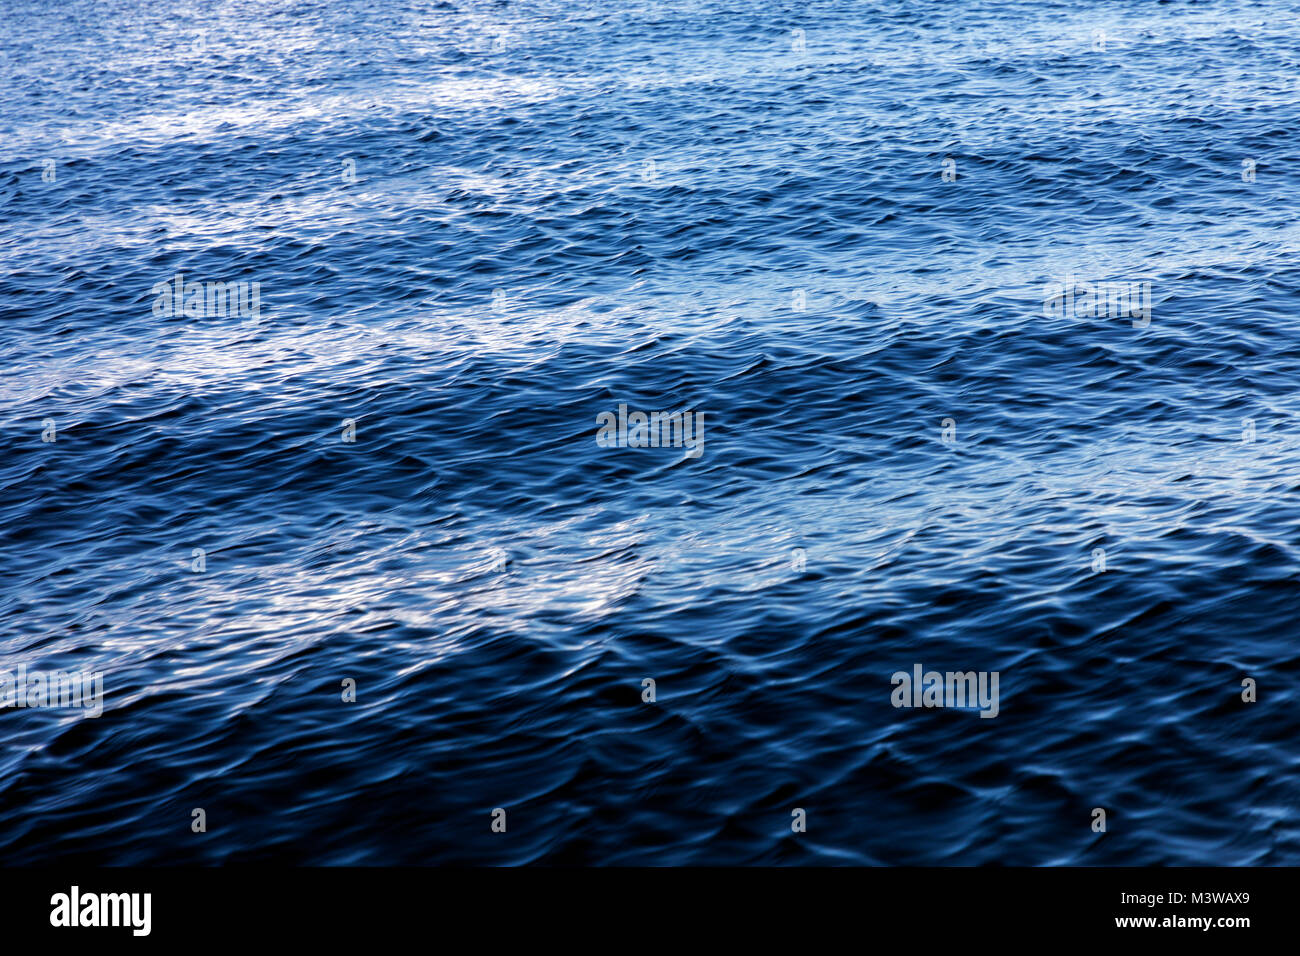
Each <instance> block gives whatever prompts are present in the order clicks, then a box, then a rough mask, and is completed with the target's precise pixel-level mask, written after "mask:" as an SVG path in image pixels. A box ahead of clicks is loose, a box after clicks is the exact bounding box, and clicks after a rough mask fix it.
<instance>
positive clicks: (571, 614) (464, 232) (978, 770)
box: [0, 0, 1300, 865]
mask: <svg viewBox="0 0 1300 956" xmlns="http://www.w3.org/2000/svg"><path fill="white" fill-rule="evenodd" d="M0 10H3V20H4V23H5V29H4V30H3V31H0V51H2V53H3V70H2V71H0V142H3V143H4V150H3V155H0V218H2V221H3V227H2V228H0V354H2V355H3V358H2V359H0V363H2V364H0V369H2V370H3V374H2V375H0V438H2V440H3V454H0V528H2V529H3V539H2V542H3V543H2V544H0V624H2V625H3V626H2V627H0V666H2V667H4V668H8V669H10V670H14V669H16V668H17V667H19V666H20V665H22V666H25V667H26V668H28V669H41V668H43V669H45V670H47V671H52V670H57V669H63V670H68V671H72V670H75V671H86V672H101V673H102V674H103V682H104V683H103V686H104V695H105V696H104V701H103V708H104V709H103V714H102V716H100V717H98V718H94V717H90V716H87V715H86V714H85V713H84V712H81V711H77V710H73V709H49V708H32V709H21V710H18V709H13V710H3V711H0V722H2V726H3V734H2V735H0V741H2V744H3V746H2V748H0V856H2V858H3V859H4V860H5V861H6V862H7V863H20V864H29V863H38V862H51V861H85V862H92V863H114V864H137V863H182V862H186V863H201V864H212V863H220V862H236V861H249V860H257V861H282V862H289V863H313V864H344V863H366V864H385V863H404V864H411V863H414V864H422V863H453V864H479V863H483V864H518V863H527V862H546V863H591V864H680V863H691V864H697V863H698V864H703V863H709V864H731V863H741V864H773V863H781V864H786V863H789V864H846V863H847V864H977V863H990V862H1000V863H1008V864H1089V865H1091V864H1125V865H1127V864H1193V863H1201V864H1204V863H1209V864H1247V863H1255V864H1288V863H1289V864H1296V863H1300V744H1298V743H1297V742H1298V741H1300V717H1298V716H1297V713H1298V712H1300V694H1298V693H1297V689H1296V682H1297V678H1298V677H1300V647H1298V644H1297V639H1296V621H1297V608H1298V607H1300V577H1298V574H1300V419H1298V418H1297V413H1298V412H1300V324H1298V323H1297V320H1296V314H1297V306H1298V305H1300V296H1298V295H1297V292H1298V291H1300V266H1298V265H1297V263H1298V261H1300V260H1298V259H1297V253H1300V227H1298V226H1297V223H1296V218H1295V214H1296V210H1297V205H1298V204H1297V201H1296V183H1297V181H1298V180H1297V177H1298V176H1300V147H1297V140H1296V128H1297V124H1298V122H1300V27H1298V26H1297V24H1300V3H1297V2H1295V0H1276V2H1260V3H1251V2H1226V0H1225V2H1221V3H1197V2H1169V3H1148V2H1137V0H1132V2H1088V0H1070V2H1068V3H1052V2H1047V3H1042V2H1035V3H1032V4H1031V3H1011V2H995V0H972V2H969V3H964V4H953V3H951V2H946V0H945V2H938V0H935V2H907V3H896V2H887V3H886V2H881V3H872V2H857V3H853V2H848V0H799V2H797V3H796V2H775V3H763V4H755V3H748V2H740V0H726V2H723V0H701V2H695V0H663V2H659V3H630V4H611V3H605V2H597V0H564V2H561V0H521V2H487V0H450V2H440V3H422V4H410V3H408V4H401V3H379V4H367V5H363V4H353V3H346V2H342V0H324V2H279V0H265V2H251V0H234V2H228V3H216V4H200V3H137V2H125V0H119V2H99V3H91V2H86V0H70V2H67V3H63V4H45V3H34V2H14V0H4V2H3V3H2V4H0ZM796 31H802V32H801V33H800V32H796ZM946 160H951V161H952V162H951V163H945V161H946ZM1244 160H1249V161H1253V162H1254V163H1255V166H1254V173H1253V176H1252V175H1249V174H1248V173H1247V169H1246V167H1245V166H1243V161H1244ZM946 170H947V171H950V175H945V171H946ZM954 176H955V178H954ZM1252 179H1253V181H1250V180H1252ZM177 273H182V274H184V275H185V276H186V278H187V279H197V280H201V281H207V282H218V281H220V282H236V281H242V282H257V283H259V288H260V312H259V314H258V316H257V321H248V318H249V317H248V316H232V315H230V314H227V315H224V316H223V315H219V314H209V313H204V314H202V315H200V316H198V317H195V316H191V315H186V314H184V310H183V309H182V310H181V314H176V313H175V312H172V314H167V312H168V310H166V309H162V310H161V314H156V312H155V306H156V305H157V304H158V299H159V296H158V293H156V292H155V291H153V290H154V288H155V286H156V284H158V283H163V282H169V281H170V280H171V279H172V277H173V276H174V275H175V274H177ZM1067 274H1069V275H1073V276H1076V277H1083V278H1085V279H1086V280H1088V281H1112V280H1116V281H1117V280H1126V281H1127V280H1134V281H1136V280H1142V281H1148V282H1149V283H1150V287H1149V288H1150V322H1149V324H1148V325H1145V326H1143V327H1137V326H1139V325H1142V323H1141V322H1137V321H1136V320H1134V321H1130V318H1129V317H1128V316H1120V317H1114V316H1110V317H1084V318H1080V317H1078V316H1077V315H1064V316H1052V315H1049V314H1047V313H1046V311H1045V309H1044V298H1045V292H1044V288H1045V284H1046V283H1050V282H1052V281H1056V280H1059V279H1061V278H1062V277H1063V276H1066V275H1067ZM1135 323H1136V325H1135ZM620 404H625V405H627V406H628V407H629V408H630V409H632V410H643V411H647V412H651V411H671V410H682V409H686V410H693V411H699V412H701V413H702V414H703V416H704V417H703V422H704V431H703V442H702V444H701V445H700V448H699V452H700V453H699V454H696V455H692V454H688V449H685V448H677V447H660V448H644V449H642V448H626V447H625V448H604V447H600V446H599V445H598V444H597V441H596V432H597V425H596V420H597V416H599V415H600V414H601V413H602V412H616V411H617V409H618V406H619V405H620ZM345 419H350V420H352V422H354V423H355V441H345V440H344V439H345V426H344V420H345ZM945 419H951V422H950V423H948V424H949V425H950V428H949V429H948V431H947V432H946V433H945V430H944V425H945ZM1246 420H1249V422H1247V421H1246ZM47 423H49V424H47ZM51 424H52V426H53V429H54V431H53V433H52V435H51V434H50V433H49V427H50V425H51ZM1252 427H1253V436H1252V435H1251V434H1250V429H1251V428H1252ZM50 437H53V438H54V440H53V441H51V440H47V439H48V438H50ZM346 437H351V436H346ZM1250 437H1253V439H1254V440H1253V441H1251V440H1248V439H1249V438H1250ZM945 439H947V440H945ZM797 548H802V549H803V552H802V555H803V556H804V560H805V561H806V565H805V566H803V567H802V569H800V567H799V562H798V557H797V556H798V554H799V553H800V552H796V551H795V549H797ZM195 549H202V560H200V559H199V557H197V556H196V554H195ZM1097 549H1101V550H1102V551H1104V556H1103V558H1104V561H1105V569H1104V570H1100V565H1099V564H1098V558H1097V557H1095V552H1096V551H1097ZM196 568H198V569H197V570H196ZM917 664H920V665H922V667H923V668H925V669H926V670H930V669H935V670H939V671H948V670H954V671H967V670H973V671H987V672H993V671H996V672H998V673H999V674H1000V681H1001V682H1000V709H999V713H998V715H997V717H996V718H992V719H985V718H982V717H980V715H979V713H978V712H977V711H976V710H973V709H970V708H966V709H959V708H932V709H924V708H922V709H911V708H895V707H894V706H892V704H891V692H892V690H893V687H892V684H891V675H892V674H893V673H894V672H896V671H907V672H911V670H912V668H913V666H914V665H917ZM646 678H650V679H653V680H654V681H655V682H656V683H655V688H656V699H655V700H654V702H652V703H648V702H645V701H643V698H642V694H643V684H642V682H643V680H645V679H646ZM1246 678H1250V679H1253V680H1254V681H1256V682H1257V693H1258V699H1257V701H1256V702H1254V703H1249V702H1245V701H1243V699H1242V693H1243V687H1242V681H1243V679H1246ZM348 680H352V681H355V682H356V700H355V702H345V701H344V700H343V699H342V698H343V696H344V691H343V687H344V682H345V681H348ZM196 808H202V809H203V810H204V811H205V814H206V824H207V830H206V832H199V833H196V832H194V831H193V827H192V824H193V819H194V817H193V811H194V810H195V809H196ZM496 808H501V809H504V810H505V811H506V814H507V820H508V824H507V829H506V832H504V833H494V832H492V830H491V823H492V811H493V810H494V809H496ZM796 808H799V809H802V810H804V811H805V813H806V819H807V830H806V832H803V833H796V832H793V830H792V811H794V810H795V809H796ZM1094 808H1101V809H1104V810H1106V812H1107V815H1108V819H1107V830H1106V832H1104V833H1100V832H1094V830H1093V827H1092V824H1093V819H1094V815H1093V810H1094Z"/></svg>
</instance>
